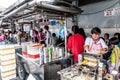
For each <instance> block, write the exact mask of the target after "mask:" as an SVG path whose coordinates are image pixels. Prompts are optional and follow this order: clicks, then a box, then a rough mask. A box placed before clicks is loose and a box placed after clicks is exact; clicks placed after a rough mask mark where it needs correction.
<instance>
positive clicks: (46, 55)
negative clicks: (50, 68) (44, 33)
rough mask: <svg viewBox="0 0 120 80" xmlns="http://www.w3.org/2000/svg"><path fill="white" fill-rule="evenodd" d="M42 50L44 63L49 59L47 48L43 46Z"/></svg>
mask: <svg viewBox="0 0 120 80" xmlns="http://www.w3.org/2000/svg"><path fill="white" fill-rule="evenodd" d="M43 52H44V63H47V62H48V61H49V55H48V48H47V47H45V48H44V49H43Z"/></svg>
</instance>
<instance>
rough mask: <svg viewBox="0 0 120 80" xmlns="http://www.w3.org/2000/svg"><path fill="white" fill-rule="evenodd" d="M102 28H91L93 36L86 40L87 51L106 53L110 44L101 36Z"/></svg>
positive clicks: (97, 53)
mask: <svg viewBox="0 0 120 80" xmlns="http://www.w3.org/2000/svg"><path fill="white" fill-rule="evenodd" d="M100 34H101V30H100V29H99V28H98V27H94V28H93V29H92V30H91V36H90V37H87V38H86V40H85V46H84V48H85V51H86V52H87V53H91V54H95V55H101V54H104V53H106V51H107V49H108V46H107V45H106V43H105V42H104V40H103V39H102V38H100Z"/></svg>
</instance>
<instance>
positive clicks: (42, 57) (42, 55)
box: [39, 48, 44, 65]
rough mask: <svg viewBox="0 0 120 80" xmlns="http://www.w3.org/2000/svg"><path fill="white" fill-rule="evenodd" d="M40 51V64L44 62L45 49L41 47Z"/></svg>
mask: <svg viewBox="0 0 120 80" xmlns="http://www.w3.org/2000/svg"><path fill="white" fill-rule="evenodd" d="M39 52H40V65H41V64H43V63H44V53H43V49H42V48H40V49H39Z"/></svg>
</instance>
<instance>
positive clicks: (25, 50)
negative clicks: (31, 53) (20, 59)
mask: <svg viewBox="0 0 120 80" xmlns="http://www.w3.org/2000/svg"><path fill="white" fill-rule="evenodd" d="M28 45H30V42H24V43H21V46H22V54H23V55H25V56H26V55H27V46H28Z"/></svg>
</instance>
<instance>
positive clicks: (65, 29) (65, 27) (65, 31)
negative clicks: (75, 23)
mask: <svg viewBox="0 0 120 80" xmlns="http://www.w3.org/2000/svg"><path fill="white" fill-rule="evenodd" d="M64 33H65V34H64V35H65V57H67V56H68V55H67V19H66V14H65V26H64Z"/></svg>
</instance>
